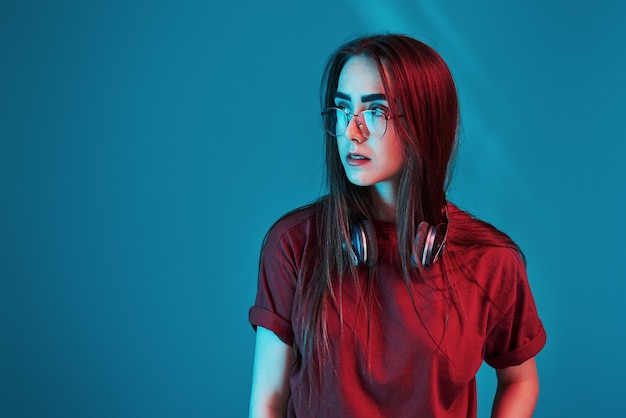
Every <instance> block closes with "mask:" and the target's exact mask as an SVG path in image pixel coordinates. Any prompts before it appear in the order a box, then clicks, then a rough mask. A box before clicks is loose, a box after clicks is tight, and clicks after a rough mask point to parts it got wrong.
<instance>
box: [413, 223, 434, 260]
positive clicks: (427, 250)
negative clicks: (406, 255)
mask: <svg viewBox="0 0 626 418" xmlns="http://www.w3.org/2000/svg"><path fill="white" fill-rule="evenodd" d="M436 241H437V228H435V227H434V226H432V225H430V224H429V223H428V222H426V221H422V222H420V224H419V225H418V226H417V234H416V235H415V240H413V248H412V251H411V262H412V263H413V266H414V267H419V266H420V265H421V266H422V267H428V266H430V265H431V264H432V262H433V259H434V255H435V251H434V249H435V247H436Z"/></svg>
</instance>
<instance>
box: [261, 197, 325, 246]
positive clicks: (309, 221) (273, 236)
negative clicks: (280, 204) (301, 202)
mask: <svg viewBox="0 0 626 418" xmlns="http://www.w3.org/2000/svg"><path fill="white" fill-rule="evenodd" d="M318 211H319V203H318V202H315V203H311V204H308V205H305V206H301V207H298V208H296V209H293V210H291V211H289V212H287V213H285V214H284V215H282V216H281V217H280V218H278V220H276V222H274V224H273V225H272V226H271V227H270V229H269V230H268V232H267V234H266V236H265V239H264V244H263V245H264V246H267V245H272V246H275V245H277V244H278V243H280V242H283V243H284V242H290V243H291V244H292V245H293V244H294V243H297V242H302V241H306V240H309V239H311V238H315V237H316V236H317V233H316V230H317V214H318Z"/></svg>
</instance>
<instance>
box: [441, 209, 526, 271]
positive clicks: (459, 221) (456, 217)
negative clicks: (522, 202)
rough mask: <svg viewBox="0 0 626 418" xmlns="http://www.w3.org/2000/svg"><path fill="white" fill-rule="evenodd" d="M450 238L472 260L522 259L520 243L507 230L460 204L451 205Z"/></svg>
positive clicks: (515, 260)
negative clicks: (500, 228) (504, 230)
mask: <svg viewBox="0 0 626 418" xmlns="http://www.w3.org/2000/svg"><path fill="white" fill-rule="evenodd" d="M448 217H449V223H448V228H449V230H448V241H449V243H450V244H451V246H455V247H457V248H462V251H459V253H463V254H464V255H465V256H466V257H467V258H469V259H473V260H476V259H483V260H484V259H485V258H486V259H489V260H492V261H496V262H498V261H499V262H503V261H508V262H513V263H517V262H522V264H523V263H525V260H524V255H523V253H522V251H521V249H520V248H519V247H518V245H517V244H516V243H515V242H514V241H513V240H512V239H511V238H510V237H509V236H508V235H507V234H505V233H504V232H502V231H501V230H499V229H498V228H496V227H495V226H493V225H491V224H490V223H488V222H485V221H483V220H481V219H478V218H476V217H475V216H473V215H472V214H470V213H469V212H467V211H464V210H462V209H460V208H459V207H457V206H455V205H453V204H448Z"/></svg>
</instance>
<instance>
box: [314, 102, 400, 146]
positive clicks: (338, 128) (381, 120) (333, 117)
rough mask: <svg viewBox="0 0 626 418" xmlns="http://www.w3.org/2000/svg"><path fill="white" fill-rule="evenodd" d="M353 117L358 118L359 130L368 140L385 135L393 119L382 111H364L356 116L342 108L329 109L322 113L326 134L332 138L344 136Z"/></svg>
mask: <svg viewBox="0 0 626 418" xmlns="http://www.w3.org/2000/svg"><path fill="white" fill-rule="evenodd" d="M353 117H356V118H357V126H358V127H359V130H360V131H361V133H362V134H363V136H364V137H366V138H368V139H378V138H380V137H382V136H383V135H385V132H387V121H388V120H389V119H391V118H392V116H388V115H387V114H386V113H385V112H383V111H382V110H381V109H370V110H364V111H362V112H361V113H356V114H355V113H350V112H347V111H346V110H344V109H342V108H340V107H329V108H328V109H326V110H324V111H323V112H322V119H323V120H324V127H325V128H326V132H328V133H329V134H331V135H332V136H341V135H343V134H344V133H345V132H346V129H347V128H348V124H349V123H350V121H351V120H352V118H353Z"/></svg>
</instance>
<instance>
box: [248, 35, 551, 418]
mask: <svg viewBox="0 0 626 418" xmlns="http://www.w3.org/2000/svg"><path fill="white" fill-rule="evenodd" d="M321 101H322V110H323V111H322V119H323V121H324V124H325V127H326V131H327V132H326V165H327V175H326V178H327V181H328V188H329V193H328V195H326V196H324V197H322V198H320V199H319V200H318V201H317V202H316V203H314V204H312V205H310V206H307V207H304V208H300V209H297V210H295V211H293V212H290V213H288V214H287V215H285V216H283V217H282V218H281V219H280V220H278V221H277V222H276V223H275V224H274V226H272V228H271V229H270V231H269V232H268V235H267V237H266V239H265V242H264V245H263V249H262V252H261V260H260V269H259V283H258V293H257V298H256V302H255V305H254V306H253V307H252V308H251V309H250V314H249V319H250V322H251V324H252V325H253V326H254V327H255V328H256V331H257V339H256V352H255V357H254V370H253V378H252V395H251V405H250V415H251V416H253V417H274V416H283V417H284V416H288V417H296V416H297V417H315V418H319V417H368V418H369V417H475V416H476V410H477V405H476V380H475V375H476V372H477V371H478V369H479V367H480V366H481V364H482V362H483V361H486V362H487V363H488V364H489V365H491V366H492V367H494V368H495V369H496V374H497V377H498V389H497V393H496V394H495V401H494V404H493V416H497V417H530V416H531V415H532V412H533V410H534V407H535V403H536V400H537V395H538V378H537V371H536V366H535V361H534V357H535V355H536V354H537V353H538V352H539V351H540V350H541V348H542V347H543V345H544V344H545V339H546V336H545V332H544V329H543V326H542V324H541V321H540V320H539V318H538V316H537V312H536V308H535V305H534V302H533V298H532V294H531V292H530V288H529V286H528V281H527V278H526V272H525V264H524V258H523V255H522V253H521V251H520V250H519V248H518V247H517V246H516V245H515V244H514V243H513V242H512V241H511V240H510V239H509V238H508V237H507V236H506V235H504V234H503V233H501V232H499V231H498V230H496V229H495V228H493V227H492V226H490V225H488V224H486V223H484V222H482V221H479V220H477V219H475V218H473V217H472V216H470V215H469V214H467V213H465V212H463V211H461V210H460V209H458V208H457V207H455V206H454V205H453V204H451V203H449V202H448V201H447V200H446V193H445V190H446V186H447V180H448V166H449V162H450V161H451V156H452V155H453V153H454V150H455V145H456V137H457V128H458V120H459V109H458V100H457V93H456V88H455V86H454V82H453V79H452V76H451V74H450V72H449V70H448V68H447V66H446V64H445V63H444V62H443V60H442V59H441V57H440V56H439V55H438V54H437V53H436V52H435V51H434V50H433V49H431V48H430V47H428V46H427V45H425V44H423V43H421V42H419V41H417V40H415V39H412V38H409V37H406V36H402V35H379V36H372V37H367V38H361V39H356V40H354V41H352V42H349V43H347V44H345V45H343V46H341V47H340V48H339V49H338V50H337V51H336V52H335V53H334V54H333V55H332V56H331V57H330V59H329V61H328V64H327V66H326V70H325V72H324V77H323V82H322V88H321Z"/></svg>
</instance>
